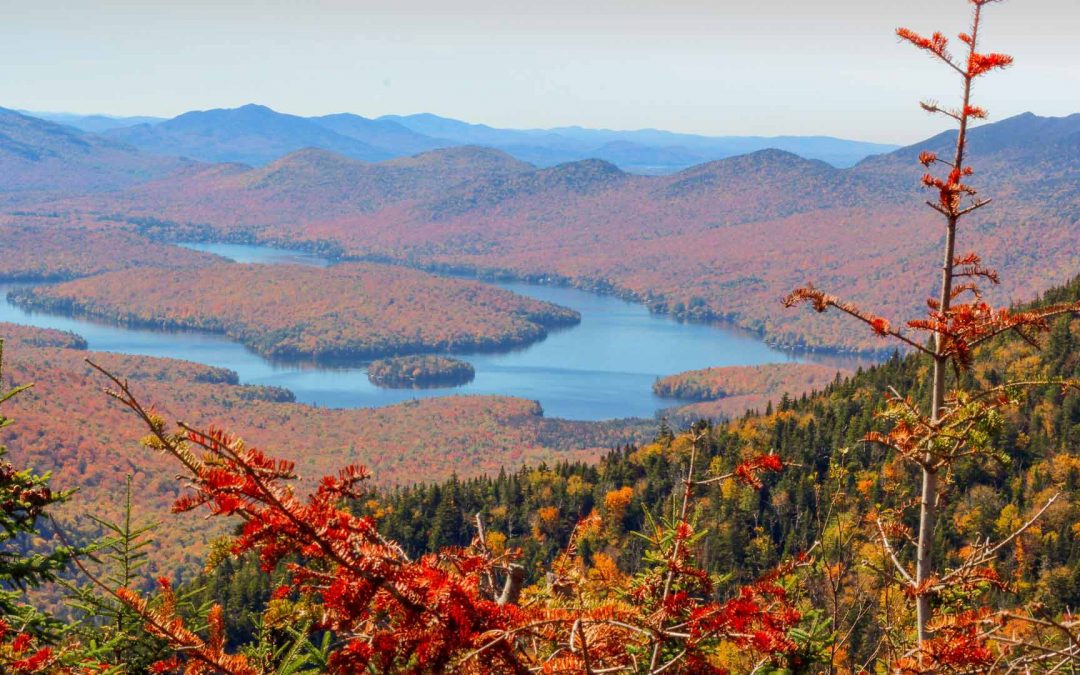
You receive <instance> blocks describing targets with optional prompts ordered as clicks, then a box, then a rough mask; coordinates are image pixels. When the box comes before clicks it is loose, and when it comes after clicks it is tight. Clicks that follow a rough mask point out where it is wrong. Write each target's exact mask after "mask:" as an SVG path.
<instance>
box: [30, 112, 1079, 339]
mask: <svg viewBox="0 0 1080 675" xmlns="http://www.w3.org/2000/svg"><path fill="white" fill-rule="evenodd" d="M1076 125H1077V122H1076V119H1075V118H1043V117H1037V116H1034V115H1021V116H1018V117H1014V118H1011V119H1008V120H1003V121H1001V122H995V123H990V124H986V125H984V126H981V127H977V128H975V129H973V131H972V134H971V139H970V149H971V160H972V162H973V163H974V165H975V166H977V167H978V171H979V173H978V174H977V176H978V180H979V183H980V185H982V186H984V187H985V188H986V189H987V190H988V192H992V193H993V194H995V196H996V197H997V198H996V199H995V201H994V203H993V204H992V205H990V206H989V207H988V208H986V209H983V210H981V211H980V212H979V213H977V214H974V215H973V221H972V223H973V227H972V228H971V229H970V230H969V234H970V239H969V241H968V244H967V245H969V246H971V247H972V248H975V249H978V250H979V251H980V252H981V253H982V254H983V256H984V257H985V258H986V259H988V260H994V261H995V262H996V263H997V264H998V266H999V267H1000V269H1001V271H1002V273H1003V274H1006V275H1008V276H1009V278H1011V279H1015V280H1016V282H1015V283H1014V284H1013V285H1011V286H1010V287H1009V292H1008V294H1007V295H1001V296H1000V297H997V296H993V297H994V299H996V300H997V301H1004V302H1010V301H1016V302H1019V301H1023V300H1026V299H1029V298H1031V297H1034V295H1035V294H1036V293H1037V292H1039V291H1041V290H1043V289H1045V288H1048V287H1050V286H1052V285H1054V284H1060V283H1063V282H1065V281H1066V280H1067V277H1068V274H1069V271H1071V270H1074V269H1076V267H1077V266H1078V265H1080V258H1078V255H1080V254H1078V253H1077V248H1076V246H1074V245H1073V244H1072V241H1073V239H1075V237H1076V235H1077V231H1078V230H1077V228H1078V227H1080V226H1078V222H1080V221H1078V219H1080V206H1078V204H1080V201H1078V200H1080V172H1078V171H1080V169H1078V167H1080V153H1078V152H1077V150H1076V139H1077V138H1078V133H1080V132H1078V131H1077V129H1076ZM947 142H948V135H947V134H946V135H943V136H941V137H936V138H934V139H930V140H929V141H927V143H929V144H930V146H932V147H937V146H940V145H942V144H943V143H947ZM925 146H926V143H918V144H915V145H913V146H911V147H909V148H904V149H902V150H898V151H896V152H893V153H890V154H888V155H883V156H880V157H875V158H871V159H868V160H866V161H865V162H864V163H863V164H860V165H859V166H857V167H854V168H851V169H836V168H834V167H831V166H829V165H827V164H825V163H823V162H815V161H810V160H805V159H802V158H800V157H797V156H795V155H792V154H790V153H785V152H782V151H778V150H763V151H760V152H756V153H753V154H749V155H744V156H740V157H732V158H728V159H723V160H719V161H716V162H710V163H707V164H703V165H699V166H695V167H692V168H689V169H686V170H684V171H681V172H679V173H676V174H674V175H670V176H659V177H646V176H634V175H630V174H626V173H624V172H622V171H620V170H619V169H618V168H617V167H615V166H614V165H612V164H608V163H606V162H603V161H600V160H587V161H581V162H574V163H568V164H562V165H559V166H555V167H551V168H543V169H537V168H535V167H531V166H529V165H527V164H524V163H523V162H520V161H518V160H515V159H513V158H512V157H510V156H509V155H505V154H502V153H500V152H499V151H497V150H491V149H482V148H450V149H440V150H434V151H431V152H428V153H424V154H422V155H419V156H417V157H413V158H406V159H395V160H391V161H388V162H382V163H377V164H364V163H359V162H355V161H353V160H349V159H347V158H345V157H341V156H336V155H334V154H332V153H329V152H326V151H322V150H316V151H309V150H305V151H301V152H299V153H295V154H293V155H290V156H288V157H285V158H283V159H281V160H278V161H277V162H274V163H273V164H270V165H268V166H265V167H261V168H257V169H246V168H244V167H240V166H237V165H220V166H213V167H209V168H204V169H199V170H195V171H189V172H187V173H184V174H178V175H175V176H171V177H169V178H167V179H164V180H159V181H154V182H151V183H148V184H144V185H141V186H139V187H138V188H135V189H132V190H129V191H126V192H124V193H122V194H117V195H108V196H98V197H82V198H78V199H71V200H65V201H63V202H61V204H60V206H61V207H62V211H63V213H64V214H66V215H65V217H66V218H68V219H72V220H75V221H77V220H78V219H79V218H85V217H88V216H92V217H95V218H100V219H102V220H101V223H102V224H108V223H110V222H111V224H112V225H113V226H118V227H122V228H137V229H142V230H143V231H145V232H147V233H149V234H152V235H153V236H156V237H159V238H165V239H169V238H171V239H174V240H177V239H179V240H184V239H188V240H189V239H190V238H191V237H192V236H193V235H197V236H201V237H206V238H227V239H242V240H244V239H251V240H263V241H271V242H292V243H294V244H304V243H307V244H309V245H313V246H326V245H328V243H331V244H332V246H333V247H334V250H335V252H336V253H338V254H341V255H345V256H351V257H358V258H374V259H390V260H394V261H398V262H403V263H405V264H409V265H413V266H419V267H428V268H434V269H453V270H465V271H474V272H477V273H479V274H481V275H504V276H514V277H520V278H525V279H533V280H542V281H548V282H550V281H561V282H564V283H569V284H573V285H576V286H581V287H585V288H590V289H598V290H602V291H606V292H612V293H616V294H619V295H622V296H625V297H629V298H634V299H637V300H639V301H641V302H644V303H646V304H647V305H649V306H650V307H651V308H653V309H654V310H655V311H659V312H667V313H671V314H674V315H676V316H679V317H684V318H690V319H694V318H697V319H709V318H712V319H721V320H725V321H731V322H734V323H735V324H737V325H739V326H743V327H746V328H749V329H751V330H754V331H759V332H761V333H762V334H763V335H764V336H765V337H766V338H767V339H768V340H770V341H772V342H774V343H778V344H785V345H797V346H807V347H812V348H830V349H836V348H839V349H858V350H871V351H872V350H887V349H889V348H888V347H883V346H882V343H880V342H878V341H876V340H874V338H873V337H866V336H864V335H862V334H861V333H860V332H859V331H854V330H851V325H850V324H848V323H847V322H845V321H843V320H841V321H836V322H815V321H812V320H811V319H810V317H808V316H805V315H802V314H799V313H791V312H786V313H785V312H783V311H782V310H781V309H780V308H779V306H778V304H777V303H776V302H775V301H776V299H777V297H778V295H777V294H778V293H779V291H778V290H777V289H783V288H789V287H794V286H797V285H800V284H802V283H804V282H806V281H807V279H806V278H805V273H804V272H803V270H809V269H813V270H816V272H815V281H816V282H817V283H820V284H822V285H828V286H829V287H830V288H832V289H834V290H835V291H836V292H838V293H842V294H843V295H845V297H849V298H851V299H852V300H854V301H857V302H860V303H866V304H870V305H874V306H878V307H882V308H883V309H884V310H886V311H888V312H889V313H890V314H894V315H895V316H903V315H906V314H907V313H909V312H910V311H912V310H915V309H918V306H919V302H921V301H916V300H914V298H915V297H921V296H922V295H923V294H924V293H926V292H929V291H930V290H931V289H930V288H925V289H922V288H920V292H918V293H915V294H911V293H908V292H907V290H906V289H909V288H918V287H920V283H921V282H920V280H919V278H918V277H917V276H916V274H917V273H916V270H919V269H924V266H925V265H932V264H935V262H934V260H935V258H936V254H935V253H934V247H935V244H934V242H935V239H934V236H932V232H933V218H932V214H931V213H930V212H928V211H926V210H925V208H924V209H923V210H921V211H920V208H919V207H920V206H921V205H922V201H921V199H920V198H919V197H918V196H917V189H916V188H917V186H918V183H919V180H920V176H921V173H920V167H919V166H918V164H917V162H915V161H914V160H915V158H916V157H917V155H918V153H919V152H920V151H921V150H923V149H925ZM49 208H50V209H55V208H57V206H56V205H55V204H52V205H50V206H49ZM116 214H124V215H123V217H119V216H117V215H116ZM140 223H141V224H140ZM1033 231H1037V232H1038V233H1039V236H1038V237H1031V236H1029V234H1030V233H1031V232H1033ZM766 261H767V262H766ZM885 270H896V271H897V272H898V273H897V274H895V275H894V274H890V275H889V283H883V279H884V271H885ZM999 293H1000V292H999Z"/></svg>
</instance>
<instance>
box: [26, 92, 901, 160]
mask: <svg viewBox="0 0 1080 675" xmlns="http://www.w3.org/2000/svg"><path fill="white" fill-rule="evenodd" d="M36 114H38V115H39V116H41V117H43V118H47V119H51V120H52V121H56V122H60V123H62V124H67V125H71V126H74V127H77V128H80V129H83V130H84V131H93V132H99V133H104V134H106V135H107V136H109V137H110V138H113V139H115V140H119V141H123V142H125V143H128V144H130V145H132V146H134V147H137V148H139V149H141V150H145V151H147V152H151V153H155V154H163V155H170V156H177V157H188V158H191V159H196V160H200V161H207V162H241V163H244V164H250V165H252V166H259V165H263V164H268V163H270V162H272V161H274V160H275V159H278V158H280V157H281V156H283V155H285V154H287V153H289V152H292V151H295V150H300V149H303V148H308V147H314V148H321V149H324V150H330V151H332V152H336V153H338V154H341V155H345V156H346V157H351V158H353V159H359V160H363V161H367V162H378V161H382V160H385V159H390V158H393V157H402V156H407V155H414V154H416V153H419V152H424V151H426V150H434V149H437V148H445V147H453V146H461V145H482V146H486V147H491V148H496V149H499V150H503V151H504V152H506V153H508V154H510V155H512V156H514V157H516V158H518V159H521V160H523V161H526V162H529V163H531V164H535V165H537V166H553V165H555V164H560V163H564V162H571V161H576V160H581V159H593V158H596V159H604V160H607V161H610V162H612V163H613V164H616V165H617V166H619V167H620V168H622V169H623V170H625V171H630V172H634V173H647V174H656V173H671V172H673V171H677V170H680V169H684V168H686V167H689V166H692V165H694V164H700V163H702V162H707V161H711V160H716V159H722V158H724V157H730V156H733V155H739V154H745V153H747V152H753V151H756V150H761V149H764V148H776V149H780V150H787V151H789V152H793V153H795V154H798V155H801V156H803V157H807V158H810V159H821V160H823V161H826V162H829V163H830V164H833V165H835V166H851V165H852V164H854V163H855V162H857V161H859V160H861V159H863V158H864V157H866V156H868V155H872V154H876V153H880V152H887V151H889V150H893V149H895V148H896V146H892V145H884V144H880V143H864V142H860V141H851V140H845V139H838V138H830V137H824V136H778V137H774V138H766V137H740V136H728V137H708V136H699V135H693V134H677V133H672V132H668V131H659V130H655V129H645V130H639V131H611V130H603V129H586V128H582V127H560V128H557V129H538V130H520V129H497V128H493V127H489V126H486V125H482V124H470V123H468V122H462V121H458V120H453V119H448V118H444V117H439V116H437V115H432V114H427V113H424V114H418V115H405V116H401V115H387V116H383V117H380V118H378V119H369V118H365V117H361V116H359V115H354V114H351V113H341V114H336V115H324V116H320V117H299V116H296V115H288V114H285V113H280V112H277V111H274V110H271V109H270V108H267V107H266V106H261V105H255V104H249V105H245V106H242V107H240V108H234V109H216V110H206V111H192V112H187V113H184V114H183V115H180V116H178V117H175V118H173V119H170V120H160V119H156V118H108V117H103V116H100V115H93V116H87V117H84V118H80V117H79V116H75V115H71V114H67V113H59V114H52V113H36Z"/></svg>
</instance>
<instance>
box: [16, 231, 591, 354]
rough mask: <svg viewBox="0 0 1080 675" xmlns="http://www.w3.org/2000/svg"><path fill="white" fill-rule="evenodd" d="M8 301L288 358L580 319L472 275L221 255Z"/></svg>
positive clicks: (529, 336) (454, 339)
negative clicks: (213, 336) (216, 339)
mask: <svg viewBox="0 0 1080 675" xmlns="http://www.w3.org/2000/svg"><path fill="white" fill-rule="evenodd" d="M191 254H192V256H194V257H195V258H196V260H202V259H206V258H212V257H211V256H207V255H205V254H196V253H194V252H191ZM9 297H10V298H11V299H12V301H13V302H16V303H17V304H19V305H21V306H24V307H27V308H31V309H44V310H49V311H60V312H74V313H78V314H86V315H89V316H92V317H97V318H100V319H107V320H114V321H119V322H122V323H130V324H134V325H140V326H151V327H165V328H174V329H196V330H205V331H213V332H222V333H225V334H227V335H229V336H230V337H232V338H234V339H236V340H238V341H240V342H243V343H244V344H246V345H247V346H249V347H250V348H252V349H253V350H255V351H257V352H259V353H261V354H264V355H267V356H271V357H275V358H279V359H293V360H295V359H301V358H306V359H317V360H339V361H346V360H351V361H354V362H355V361H361V360H365V359H371V358H375V357H379V356H386V355H395V354H411V353H417V352H439V351H455V350H456V351H463V350H483V349H496V348H507V347H514V346H521V345H526V344H529V343H530V342H534V341H536V340H539V339H541V338H542V337H544V335H546V330H547V328H549V327H558V326H571V325H574V324H576V323H578V322H579V321H580V319H581V317H580V316H579V315H578V313H577V312H574V311H573V310H569V309H566V308H564V307H558V306H556V305H553V304H550V303H545V302H540V301H537V300H533V299H531V298H526V297H523V296H520V295H516V294H514V293H511V292H509V291H505V290H502V289H498V288H492V287H490V286H486V285H483V284H480V283H477V282H475V281H469V280H464V279H443V278H439V277H435V276H433V275H430V274H426V273H424V272H420V271H417V270H410V269H406V268H402V267H396V266H390V265H376V264H370V263H353V264H346V265H338V266H335V267H332V268H329V269H322V268H316V267H308V266H300V265H279V266H269V265H241V264H236V263H223V264H220V265H216V266H213V267H208V268H199V267H198V266H191V267H189V268H187V269H184V270H172V271H169V270H159V271H158V272H157V273H155V274H146V273H145V272H143V271H141V270H139V269H133V270H123V271H117V272H111V273H107V274H101V275H98V276H94V277H90V278H86V279H78V280H75V281H70V282H67V283H64V284H60V285H56V286H48V287H40V288H27V289H20V290H16V291H13V292H12V294H11V295H10V296H9Z"/></svg>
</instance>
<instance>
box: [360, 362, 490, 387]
mask: <svg viewBox="0 0 1080 675" xmlns="http://www.w3.org/2000/svg"><path fill="white" fill-rule="evenodd" d="M367 372H368V379H369V380H371V383H372V384H374V385H375V386H378V387H387V388H391V389H415V388H425V387H457V386H460V385H463V384H467V383H469V382H472V379H473V377H475V376H476V371H475V370H474V369H473V367H472V364H470V363H466V362H465V361H460V360H458V359H452V358H450V357H448V356H396V357H393V358H389V359H379V360H378V361H372V362H371V365H369V366H368V369H367Z"/></svg>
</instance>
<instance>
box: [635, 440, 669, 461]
mask: <svg viewBox="0 0 1080 675" xmlns="http://www.w3.org/2000/svg"><path fill="white" fill-rule="evenodd" d="M663 451H664V446H662V445H661V444H659V443H649V444H648V445H643V446H641V447H640V448H638V449H637V450H635V451H634V452H632V453H630V457H629V459H630V462H632V463H633V464H638V465H641V464H645V462H646V461H647V460H648V459H649V458H650V457H655V456H656V455H659V454H661V453H662V452H663Z"/></svg>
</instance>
